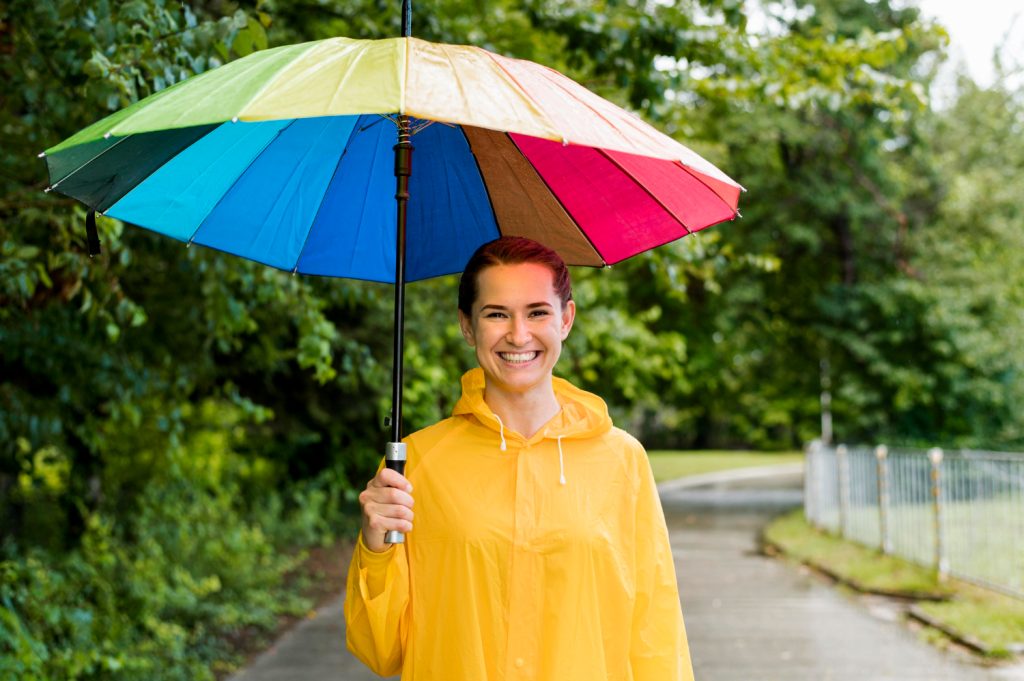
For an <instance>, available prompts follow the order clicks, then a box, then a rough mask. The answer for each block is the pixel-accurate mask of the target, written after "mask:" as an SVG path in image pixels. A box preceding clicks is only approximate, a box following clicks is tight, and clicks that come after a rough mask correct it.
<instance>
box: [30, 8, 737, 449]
mask: <svg viewBox="0 0 1024 681" xmlns="http://www.w3.org/2000/svg"><path fill="white" fill-rule="evenodd" d="M403 10H404V12H405V14H404V16H403V26H404V30H403V34H404V37H402V38H393V39H387V40H353V39H348V38H331V39H327V40H319V41H315V42H308V43H302V44H298V45H290V46H285V47H278V48H275V49H269V50H264V51H261V52H257V53H254V54H251V55H249V56H247V57H245V58H243V59H239V60H237V61H234V62H231V63H228V64H225V65H223V66H221V67H219V68H216V69H213V70H211V71H208V72H206V73H202V74H200V75H197V76H195V77H193V78H191V79H189V80H186V81H183V82H181V83H178V84H176V85H174V86H173V87H170V88H168V89H166V90H163V91H161V92H158V93H156V94H154V95H152V96H150V97H147V98H146V99H144V100H142V101H139V102H137V103H135V104H133V105H131V106H129V107H127V108H125V109H123V110H121V111H119V112H117V113H115V114H113V115H111V116H108V117H107V118H105V119H103V120H101V121H99V122H97V123H95V124H94V125H91V126H89V127H88V128H85V129H84V130H82V131H81V132H79V133H78V134H76V135H74V136H72V137H70V138H68V139H67V140H65V141H63V142H61V143H60V144H58V145H56V146H55V147H52V148H50V149H48V150H46V151H45V152H44V154H43V156H44V157H45V160H46V165H47V169H48V171H49V176H50V187H49V189H48V191H49V190H53V191H57V192H60V193H62V194H65V195H67V196H71V197H74V198H76V199H78V200H80V201H82V202H83V203H85V204H86V205H87V206H88V207H89V208H90V209H91V210H92V211H95V212H99V213H101V214H103V215H107V216H110V217H113V218H117V219H120V220H123V221H125V222H128V223H132V224H135V225H139V226H141V227H145V228H147V229H150V230H153V231H156V232H160V233H161V234H166V235H167V236H170V237H172V238H175V239H178V240H180V241H183V242H186V243H188V244H193V243H195V244H200V245H203V246H208V247H210V248H216V249H219V250H222V251H226V252H228V253H233V254H235V255H239V256H242V257H245V258H249V259H251V260H256V261H258V262H261V263H265V264H267V265H271V266H273V267H277V268H280V269H282V270H287V271H289V272H293V273H301V274H317V275H325V276H332V277H351V278H355V279H366V280H371V281H379V282H389V283H394V284H395V289H396V302H395V363H394V388H393V407H392V415H391V428H392V443H398V442H399V440H400V439H401V400H402V344H403V333H404V331H403V328H404V324H403V319H404V285H405V282H407V281H415V280H419V279H426V278H429V277H435V276H439V275H444V274H450V273H454V272H459V271H461V269H462V267H463V266H464V264H465V263H466V261H467V260H468V258H469V256H470V255H471V254H472V253H473V251H474V250H475V249H476V248H477V247H478V246H480V245H481V244H483V243H484V242H487V241H490V240H492V239H494V238H496V237H498V236H499V235H502V234H514V235H519V236H527V237H530V238H533V239H536V240H537V241H540V242H541V243H544V244H546V245H548V246H549V247H551V248H553V249H555V250H556V251H558V252H559V253H560V254H561V255H562V257H563V258H564V259H565V260H566V262H568V263H569V264H573V265H590V266H604V265H610V264H613V263H616V262H619V261H620V260H623V259H625V258H628V257H630V256H632V255H635V254H637V253H640V252H642V251H645V250H647V249H650V248H653V247H655V246H658V245H661V244H664V243H667V242H670V241H673V240H675V239H678V238H680V237H683V236H686V235H687V234H690V233H692V232H695V231H698V230H700V229H704V228H705V227H708V226H710V225H713V224H715V223H718V222H721V221H723V220H729V219H732V218H733V217H735V216H736V215H737V214H738V213H737V204H738V200H739V194H740V192H741V190H742V189H741V187H740V186H739V185H738V184H737V183H736V182H734V181H733V180H731V179H730V178H729V177H727V176H726V175H725V174H724V173H722V172H721V171H720V170H718V169H717V168H715V167H714V166H713V165H712V164H710V163H708V162H707V161H705V160H704V159H703V158H701V157H700V156H699V155H697V154H696V153H694V152H693V151H691V150H689V149H687V148H686V147H684V146H683V145H681V144H680V143H678V142H676V141H675V140H673V139H672V138H670V137H668V136H666V135H664V134H662V133H660V132H658V131H657V130H655V129H654V128H652V127H651V126H649V125H647V124H646V123H644V122H643V121H642V120H640V119H639V118H638V117H637V116H635V115H634V114H631V113H629V112H627V111H624V110H623V109H620V108H619V107H617V106H615V105H613V104H611V103H610V102H608V101H606V100H604V99H602V98H601V97H598V96H597V95H595V94H593V93H592V92H590V91H589V90H587V89H586V88H584V87H582V86H581V85H579V84H578V83H576V82H574V81H572V80H571V79H569V78H567V77H566V76H564V75H562V74H560V73H558V72H557V71H554V70H552V69H550V68H547V67H544V66H541V65H538V64H535V63H532V62H529V61H523V60H520V59H511V58H509V57H504V56H501V55H498V54H494V53H492V52H488V51H486V50H483V49H480V48H478V47H470V46H464V45H446V44H437V43H431V42H426V41H423V40H418V39H415V38H411V37H409V17H410V15H409V3H408V0H407V1H406V4H405V6H404V7H403ZM414 145H415V149H416V168H415V172H413V171H412V152H413V146H414ZM396 187H397V191H396ZM87 224H90V226H91V229H90V233H91V236H90V251H92V250H94V249H95V248H98V242H97V241H96V239H95V227H94V225H95V222H94V217H93V214H92V213H90V219H89V220H87Z"/></svg>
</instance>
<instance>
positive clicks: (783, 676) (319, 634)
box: [230, 466, 1024, 681]
mask: <svg viewBox="0 0 1024 681" xmlns="http://www.w3.org/2000/svg"><path fill="white" fill-rule="evenodd" d="M801 475H802V473H801V472H800V470H799V468H796V467H793V466H788V467H785V466H784V467H780V468H775V469H773V470H772V471H762V472H761V473H760V474H757V473H755V474H753V475H752V474H751V473H750V472H736V473H727V474H724V475H715V476H702V478H701V479H698V480H690V481H685V482H673V483H665V484H663V485H662V486H661V488H660V491H661V495H662V503H663V505H664V507H665V515H666V518H667V520H668V523H669V533H670V537H671V541H672V548H673V553H674V554H675V558H676V571H677V574H678V577H679V585H680V594H681V600H682V604H683V615H684V618H685V620H686V628H687V633H688V636H689V640H690V652H691V656H692V658H693V662H694V672H695V675H696V678H697V680H698V681H994V680H998V679H1001V680H1004V681H1005V680H1009V679H1018V680H1024V668H1022V667H1021V666H1020V665H1018V666H1001V667H996V668H985V667H982V666H980V665H979V664H978V663H977V662H976V661H975V660H974V659H973V658H972V657H971V656H970V655H969V654H968V653H966V652H963V651H956V650H951V651H942V650H938V649H936V648H934V647H932V646H930V645H928V644H926V643H924V642H923V641H921V640H920V639H919V637H918V634H917V633H916V632H915V631H914V630H913V629H912V627H911V626H910V625H908V624H907V623H905V622H904V621H903V618H902V615H901V612H900V609H899V606H897V605H893V604H892V603H890V602H889V601H887V600H886V599H881V598H875V597H862V596H849V595H846V594H844V593H842V592H840V591H838V590H836V589H835V588H834V587H832V586H831V585H830V584H828V583H827V580H825V579H824V578H822V577H820V576H818V575H815V574H813V573H811V572H810V571H808V570H807V569H805V568H800V567H795V566H793V565H790V564H787V563H785V562H783V561H780V560H777V559H773V558H768V557H765V556H762V555H760V554H759V553H758V544H757V541H758V540H757V537H758V532H759V530H760V528H762V527H763V526H764V525H765V523H767V522H768V521H769V520H770V519H771V518H772V517H774V516H775V515H777V514H779V513H782V512H785V511H786V510H788V509H790V508H793V507H795V506H799V505H800V503H801V494H802V491H801ZM343 624H344V623H343V621H342V616H341V598H340V597H339V598H338V599H336V600H334V601H332V602H331V603H329V604H328V605H327V606H325V607H324V608H322V609H321V610H320V611H318V613H317V615H316V617H314V618H312V619H309V620H306V621H304V622H302V623H301V624H300V625H298V626H297V627H296V628H295V629H293V630H292V631H291V632H290V633H289V634H287V635H285V636H284V637H283V638H282V639H281V640H280V641H278V642H277V644H276V645H274V646H273V647H272V648H271V649H270V650H268V651H267V652H266V653H264V654H263V655H262V656H260V657H259V658H258V659H257V660H255V661H254V663H253V664H252V665H251V666H250V667H248V668H247V669H245V670H243V671H242V672H240V673H238V674H236V675H235V676H233V677H232V678H231V679H230V681H371V680H373V679H379V678H380V677H378V676H376V675H374V674H372V673H371V672H369V671H368V670H367V669H365V668H364V667H363V666H362V665H361V664H360V663H359V662H358V661H357V660H355V659H354V658H353V657H352V656H351V655H349V654H348V652H347V651H346V650H345V643H344V641H345V636H344V629H343ZM439 681H441V680H439Z"/></svg>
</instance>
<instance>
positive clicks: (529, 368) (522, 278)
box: [460, 263, 576, 397]
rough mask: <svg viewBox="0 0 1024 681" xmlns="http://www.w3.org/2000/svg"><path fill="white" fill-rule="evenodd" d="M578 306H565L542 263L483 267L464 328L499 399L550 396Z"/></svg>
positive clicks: (461, 320)
mask: <svg viewBox="0 0 1024 681" xmlns="http://www.w3.org/2000/svg"><path fill="white" fill-rule="evenodd" d="M575 312H576V305H575V303H573V302H572V301H571V300H570V301H568V302H567V303H566V304H565V305H564V306H563V304H562V301H561V299H560V298H559V297H558V294H557V293H556V291H555V287H554V277H553V275H552V272H551V270H550V269H549V268H547V267H545V266H544V265H538V264H536V263H522V264H518V265H495V266H492V267H488V268H486V269H484V270H482V271H481V272H480V274H479V278H478V289H477V298H476V300H475V301H474V304H473V313H472V316H471V317H466V316H465V315H464V314H461V313H460V322H461V325H462V332H463V334H464V335H465V336H466V340H467V341H468V342H469V344H470V345H471V346H473V348H475V349H476V356H477V361H478V362H479V363H480V368H481V369H483V370H484V375H485V376H486V378H487V389H488V391H490V395H491V396H492V397H493V396H495V395H496V394H497V393H501V394H504V395H507V396H509V397H511V396H512V395H513V394H515V395H517V396H519V397H526V396H533V395H536V396H550V393H551V371H552V369H553V368H554V366H555V363H556V362H557V361H558V357H559V355H560V354H561V353H562V341H563V340H565V338H566V336H568V335H569V330H570V329H571V328H572V322H573V319H574V317H575Z"/></svg>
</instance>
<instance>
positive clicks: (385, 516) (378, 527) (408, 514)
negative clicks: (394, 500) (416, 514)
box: [365, 503, 413, 532]
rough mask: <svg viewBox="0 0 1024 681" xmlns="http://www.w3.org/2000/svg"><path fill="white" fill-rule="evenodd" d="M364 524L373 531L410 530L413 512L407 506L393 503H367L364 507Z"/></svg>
mask: <svg viewBox="0 0 1024 681" xmlns="http://www.w3.org/2000/svg"><path fill="white" fill-rule="evenodd" d="M365 512H366V524H367V526H368V527H369V528H370V529H371V530H374V531H378V532H386V531H388V530H398V531H399V532H410V531H412V519H413V512H412V509H410V508H409V507H408V506H398V505H395V504H372V503H371V504H367V505H366V507H365Z"/></svg>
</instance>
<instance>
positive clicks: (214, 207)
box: [187, 118, 296, 269]
mask: <svg viewBox="0 0 1024 681" xmlns="http://www.w3.org/2000/svg"><path fill="white" fill-rule="evenodd" d="M295 121H296V119H294V118H293V119H292V120H290V121H288V125H286V126H284V127H283V128H281V129H280V130H278V131H277V134H275V135H274V138H273V139H271V140H269V141H268V142H267V143H266V144H265V145H264V146H263V148H262V149H260V153H258V154H256V155H255V156H253V157H252V160H251V161H249V165H247V166H245V168H244V169H243V170H242V172H240V173H238V175H237V176H236V177H235V179H234V180H232V181H231V186H229V187H228V188H227V189H225V190H224V191H223V192H221V195H220V198H218V199H217V200H216V201H215V202H214V204H213V205H212V206H210V210H209V211H207V213H206V217H204V218H203V219H202V220H200V221H199V224H198V225H196V228H195V229H194V230H192V234H191V235H190V236H189V238H188V242H187V243H188V245H190V246H191V245H192V242H193V241H195V238H196V234H199V230H201V229H202V228H203V225H204V224H206V221H207V219H209V217H210V216H211V215H212V214H213V212H214V211H216V210H217V207H218V206H220V204H221V203H223V202H224V199H225V198H227V196H228V194H230V193H231V192H232V191H233V190H234V188H235V187H236V186H237V185H238V181H239V180H241V179H242V176H243V175H245V173H246V172H248V170H249V168H252V165H253V164H254V163H256V161H258V160H259V158H260V157H261V156H263V154H264V152H266V151H267V149H269V148H270V145H272V144H273V143H274V142H275V141H277V139H278V138H279V137H280V136H281V133H283V132H284V131H285V130H287V129H288V128H290V127H292V126H293V125H294V124H295ZM221 125H226V123H222V124H221ZM232 125H238V124H237V123H232ZM214 129H216V128H214ZM279 269H280V268H279Z"/></svg>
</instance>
